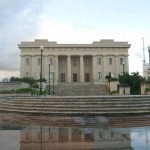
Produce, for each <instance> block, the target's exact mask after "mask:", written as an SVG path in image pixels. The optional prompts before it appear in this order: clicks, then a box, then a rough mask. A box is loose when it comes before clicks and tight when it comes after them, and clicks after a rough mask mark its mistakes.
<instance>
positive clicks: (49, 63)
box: [48, 61, 51, 95]
mask: <svg viewBox="0 0 150 150" xmlns="http://www.w3.org/2000/svg"><path fill="white" fill-rule="evenodd" d="M48 66H49V92H48V93H49V95H51V85H50V66H51V62H50V61H49V62H48Z"/></svg>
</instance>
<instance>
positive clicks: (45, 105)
mask: <svg viewBox="0 0 150 150" xmlns="http://www.w3.org/2000/svg"><path fill="white" fill-rule="evenodd" d="M0 104H1V105H10V106H22V105H24V106H33V107H38V106H39V107H51V106H55V107H59V106H60V107H61V106H62V107H64V106H65V107H71V106H72V107H75V106H78V107H80V106H81V107H84V106H86V107H90V106H92V107H93V106H95V107H105V106H113V107H115V106H117V107H118V106H145V105H147V106H148V105H150V101H144V102H143V101H142V102H136V101H134V102H124V101H123V102H116V101H114V102H69V103H68V102H44V103H42V102H25V101H23V102H19V101H18V102H12V101H11V102H1V103H0Z"/></svg>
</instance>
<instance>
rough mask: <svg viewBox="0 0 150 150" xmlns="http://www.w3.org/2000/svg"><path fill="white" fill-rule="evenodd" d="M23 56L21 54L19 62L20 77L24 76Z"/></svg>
mask: <svg viewBox="0 0 150 150" xmlns="http://www.w3.org/2000/svg"><path fill="white" fill-rule="evenodd" d="M25 66H26V65H25V56H23V55H21V64H20V68H21V70H20V77H21V78H23V77H25Z"/></svg>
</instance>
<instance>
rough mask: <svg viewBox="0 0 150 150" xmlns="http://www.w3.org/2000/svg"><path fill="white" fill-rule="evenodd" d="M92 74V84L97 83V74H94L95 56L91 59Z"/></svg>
mask: <svg viewBox="0 0 150 150" xmlns="http://www.w3.org/2000/svg"><path fill="white" fill-rule="evenodd" d="M92 73H93V82H96V81H97V76H96V75H97V74H96V56H95V55H94V56H93V57H92Z"/></svg>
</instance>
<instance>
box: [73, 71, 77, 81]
mask: <svg viewBox="0 0 150 150" xmlns="http://www.w3.org/2000/svg"><path fill="white" fill-rule="evenodd" d="M73 82H77V73H73Z"/></svg>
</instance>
